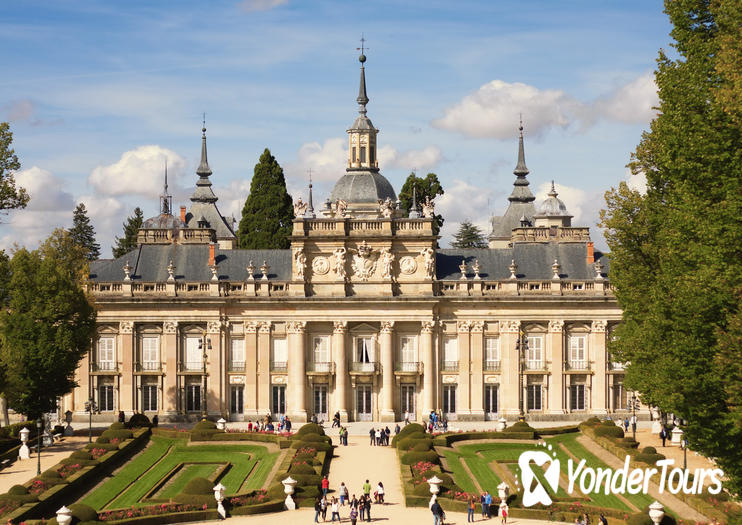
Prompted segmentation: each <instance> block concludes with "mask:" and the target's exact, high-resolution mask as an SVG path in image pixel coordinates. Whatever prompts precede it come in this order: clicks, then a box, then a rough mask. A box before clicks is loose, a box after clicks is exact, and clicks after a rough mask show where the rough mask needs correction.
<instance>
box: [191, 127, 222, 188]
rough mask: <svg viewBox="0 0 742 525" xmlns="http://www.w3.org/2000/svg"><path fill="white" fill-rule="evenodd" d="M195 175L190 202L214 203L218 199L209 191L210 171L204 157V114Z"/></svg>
mask: <svg viewBox="0 0 742 525" xmlns="http://www.w3.org/2000/svg"><path fill="white" fill-rule="evenodd" d="M196 174H197V175H198V180H197V181H196V191H194V192H193V195H192V196H191V200H192V201H193V202H216V201H217V200H218V199H217V196H216V195H214V192H213V191H212V190H211V180H209V177H210V176H211V174H212V171H211V168H210V167H209V160H208V156H207V155H206V113H204V120H203V126H202V127H201V163H200V164H199V165H198V168H197V169H196Z"/></svg>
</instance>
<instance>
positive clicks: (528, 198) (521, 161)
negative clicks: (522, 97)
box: [508, 117, 536, 202]
mask: <svg viewBox="0 0 742 525" xmlns="http://www.w3.org/2000/svg"><path fill="white" fill-rule="evenodd" d="M528 173H529V171H528V168H527V167H526V154H525V148H524V147H523V118H522V117H521V119H520V125H519V126H518V164H516V165H515V169H514V170H513V175H515V177H516V179H515V182H513V192H512V193H511V194H510V197H508V200H509V201H510V202H515V201H517V202H533V201H534V200H536V197H535V196H534V195H533V193H531V190H529V189H528V185H529V184H530V183H529V182H528V179H527V178H526V175H528Z"/></svg>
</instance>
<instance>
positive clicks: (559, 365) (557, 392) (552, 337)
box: [546, 319, 566, 414]
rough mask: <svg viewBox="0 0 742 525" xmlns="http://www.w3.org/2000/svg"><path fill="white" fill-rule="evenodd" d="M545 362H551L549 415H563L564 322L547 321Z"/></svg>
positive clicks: (556, 320)
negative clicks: (547, 332)
mask: <svg viewBox="0 0 742 525" xmlns="http://www.w3.org/2000/svg"><path fill="white" fill-rule="evenodd" d="M546 345H547V346H546V348H547V352H548V354H547V358H546V359H547V361H551V380H550V381H549V396H548V401H549V408H548V411H549V414H564V412H565V410H564V409H565V407H566V402H565V398H564V393H565V386H564V321H563V320H561V319H555V320H551V321H549V334H548V336H547V343H546Z"/></svg>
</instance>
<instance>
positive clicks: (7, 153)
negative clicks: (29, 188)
mask: <svg viewBox="0 0 742 525" xmlns="http://www.w3.org/2000/svg"><path fill="white" fill-rule="evenodd" d="M12 144H13V133H12V132H11V131H10V126H9V125H8V123H7V122H0V212H4V211H7V210H13V209H16V208H25V207H26V204H28V193H27V192H26V190H25V189H24V188H21V187H17V186H16V184H15V177H14V176H13V172H15V171H18V170H19V169H21V163H20V162H19V161H18V157H17V156H16V154H15V151H14V150H13V148H11V145H12Z"/></svg>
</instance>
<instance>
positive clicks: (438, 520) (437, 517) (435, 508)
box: [430, 499, 446, 525]
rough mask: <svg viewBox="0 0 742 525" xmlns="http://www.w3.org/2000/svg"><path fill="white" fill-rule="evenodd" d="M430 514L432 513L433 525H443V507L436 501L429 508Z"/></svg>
mask: <svg viewBox="0 0 742 525" xmlns="http://www.w3.org/2000/svg"><path fill="white" fill-rule="evenodd" d="M430 512H432V513H433V525H443V522H444V521H445V519H446V515H445V513H444V512H443V507H441V504H440V503H438V499H436V500H435V501H434V502H433V504H432V505H431V506H430Z"/></svg>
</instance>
